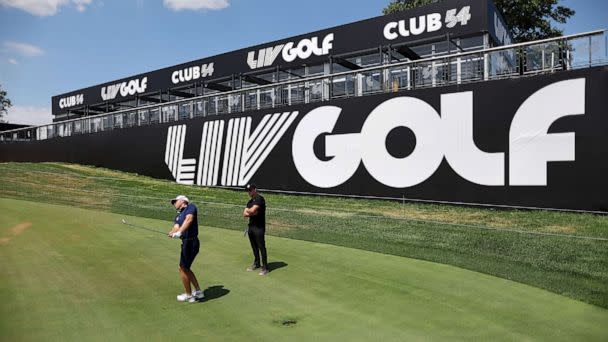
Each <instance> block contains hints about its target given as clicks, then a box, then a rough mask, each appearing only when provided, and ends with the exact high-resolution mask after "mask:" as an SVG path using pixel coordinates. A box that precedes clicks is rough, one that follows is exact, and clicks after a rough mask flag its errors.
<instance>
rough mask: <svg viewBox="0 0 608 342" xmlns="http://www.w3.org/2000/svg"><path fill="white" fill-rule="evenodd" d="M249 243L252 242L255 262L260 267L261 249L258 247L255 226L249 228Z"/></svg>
mask: <svg viewBox="0 0 608 342" xmlns="http://www.w3.org/2000/svg"><path fill="white" fill-rule="evenodd" d="M249 243H250V244H251V249H252V250H253V258H254V259H253V260H254V261H253V264H254V265H255V267H256V268H257V267H260V250H259V249H258V244H257V242H256V235H255V228H254V227H250V228H249Z"/></svg>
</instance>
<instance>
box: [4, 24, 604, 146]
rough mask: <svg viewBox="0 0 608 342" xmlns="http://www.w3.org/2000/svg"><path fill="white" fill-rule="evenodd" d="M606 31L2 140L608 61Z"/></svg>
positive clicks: (20, 132)
mask: <svg viewBox="0 0 608 342" xmlns="http://www.w3.org/2000/svg"><path fill="white" fill-rule="evenodd" d="M607 33H608V31H607V30H598V31H592V32H586V33H581V34H575V35H569V36H564V37H557V38H550V39H544V40H538V41H533V42H527V43H520V44H513V45H508V46H501V47H496V48H490V49H483V50H478V51H470V52H461V53H456V54H451V55H447V56H440V57H431V58H424V59H420V60H416V61H407V62H398V63H391V64H383V65H380V66H373V67H368V68H362V69H358V70H355V71H347V72H340V73H333V74H328V75H319V76H311V77H306V78H302V79H297V80H288V81H282V82H278V83H274V84H270V85H264V86H256V87H251V88H246V89H237V90H232V91H227V92H223V93H215V94H210V95H203V96H197V97H193V98H189V99H181V100H176V101H172V102H166V103H162V104H153V105H148V106H142V107H138V108H135V109H128V110H121V111H116V112H112V113H104V114H100V115H96V116H88V117H82V118H78V119H72V120H67V121H61V122H56V123H53V124H48V125H42V126H36V127H28V128H21V129H15V130H10V131H4V132H0V142H15V141H34V140H45V139H50V138H57V137H66V136H72V135H78V134H89V133H95V132H100V131H108V130H113V129H121V128H127V127H134V126H144V125H150V124H156V123H166V122H174V121H179V120H185V119H191V118H195V117H205V116H211V115H220V114H228V113H240V112H247V111H251V110H260V109H272V108H277V107H283V106H290V105H295V104H301V103H315V102H321V101H328V100H332V99H338V98H348V97H357V96H366V95H372V94H378V93H388V92H399V91H407V90H413V89H420V88H428V87H438V86H445V85H452V84H463V83H469V82H481V81H487V80H495V79H502V78H513V77H522V76H527V75H536V74H542V73H552V72H558V71H565V70H573V69H582V68H590V67H594V66H601V65H608V34H607Z"/></svg>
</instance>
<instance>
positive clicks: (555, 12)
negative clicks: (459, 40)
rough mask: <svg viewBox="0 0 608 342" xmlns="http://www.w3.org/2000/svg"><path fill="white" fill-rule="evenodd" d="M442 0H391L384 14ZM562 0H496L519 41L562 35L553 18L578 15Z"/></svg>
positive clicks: (561, 21)
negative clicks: (552, 23)
mask: <svg viewBox="0 0 608 342" xmlns="http://www.w3.org/2000/svg"><path fill="white" fill-rule="evenodd" d="M439 1H441V0H391V2H390V3H389V4H388V6H386V7H385V8H384V9H383V10H382V12H383V13H384V14H389V13H394V12H398V11H403V10H406V9H410V8H415V7H419V6H424V5H428V4H431V3H434V2H439ZM558 2H560V0H494V3H495V4H496V7H497V8H498V9H499V10H500V11H501V12H502V14H503V16H504V17H505V21H506V22H507V26H508V27H509V28H510V29H511V34H512V35H513V39H515V41H516V42H520V43H521V42H528V41H531V40H537V39H544V38H550V37H558V36H561V35H562V34H563V31H562V30H560V29H558V28H555V27H553V26H551V21H552V20H553V21H555V22H557V23H560V24H564V23H566V21H567V20H568V18H570V17H571V16H573V15H574V11H573V10H572V9H570V8H568V7H564V6H559V5H558Z"/></svg>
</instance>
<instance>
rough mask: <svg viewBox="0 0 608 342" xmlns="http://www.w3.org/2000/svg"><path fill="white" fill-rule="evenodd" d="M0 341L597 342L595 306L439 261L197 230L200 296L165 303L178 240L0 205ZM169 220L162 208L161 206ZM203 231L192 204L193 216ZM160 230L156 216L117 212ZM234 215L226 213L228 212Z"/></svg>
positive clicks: (68, 212)
mask: <svg viewBox="0 0 608 342" xmlns="http://www.w3.org/2000/svg"><path fill="white" fill-rule="evenodd" d="M0 208H1V211H2V216H1V218H0V228H1V230H0V257H1V258H2V267H1V276H2V278H1V284H0V300H2V303H3V304H2V309H1V314H2V320H1V323H0V329H1V331H2V335H3V339H4V340H83V339H84V340H134V339H135V340H138V339H141V338H142V337H144V336H147V337H149V338H151V339H153V340H170V339H171V340H177V339H178V338H189V339H195V338H196V339H199V340H200V339H201V338H202V339H211V340H245V339H247V340H258V341H263V340H271V339H276V338H280V339H281V340H312V339H313V338H314V339H320V340H335V339H337V338H340V339H346V340H412V339H415V340H420V339H425V340H426V339H429V340H445V339H450V340H454V339H457V340H468V339H483V340H525V339H534V340H564V341H565V340H587V341H588V340H598V341H599V340H605V339H606V337H607V336H608V334H607V328H606V326H608V310H605V309H602V308H599V307H596V306H593V305H589V304H585V303H582V302H578V301H575V300H572V299H569V298H566V297H562V296H559V295H556V294H553V293H550V292H548V291H545V290H541V289H538V288H534V287H531V286H527V285H523V284H519V283H515V282H511V281H509V280H505V279H500V278H496V277H492V276H488V275H484V274H480V273H476V272H472V271H467V270H463V269H459V268H456V267H452V266H447V265H441V264H435V263H431V262H425V261H418V260H414V259H408V258H403V257H397V256H390V255H384V254H379V253H374V252H368V251H361V250H356V249H350V248H344V247H337V246H332V245H325V244H319V243H313V242H305V241H298V240H291V239H286V238H278V237H272V236H269V237H267V240H268V242H267V244H268V247H269V261H270V262H271V265H272V266H273V267H274V269H273V270H272V272H271V273H270V274H269V275H268V276H267V277H260V276H258V275H257V274H255V273H248V272H245V268H246V266H247V265H248V264H250V262H251V260H250V255H249V254H250V249H249V245H248V244H249V242H248V241H247V240H246V239H245V238H244V237H243V234H242V232H241V233H239V232H237V231H233V230H225V229H217V228H210V227H206V226H205V227H204V228H202V229H201V245H202V247H201V254H199V257H198V258H197V260H196V261H195V263H194V265H193V270H194V271H195V272H196V273H197V275H198V278H199V281H200V282H201V285H202V286H203V288H206V289H207V290H206V295H207V297H208V298H207V299H206V300H205V301H204V302H201V303H194V304H190V303H178V302H177V301H176V300H175V295H176V294H178V293H181V292H182V288H181V284H180V282H179V279H178V272H177V262H178V251H179V241H176V240H171V239H168V238H165V237H163V236H162V235H160V234H155V233H152V232H149V231H144V230H138V229H135V228H131V227H128V226H125V225H123V224H122V223H121V219H122V218H123V217H124V216H121V215H117V214H110V213H105V212H99V211H90V210H85V209H79V208H71V207H66V206H57V205H50V204H41V203H33V202H25V201H17V200H8V199H0ZM166 215H167V217H168V218H170V217H171V216H172V215H173V211H172V210H171V209H170V207H169V206H168V207H167V212H166ZM199 215H200V218H199V220H200V222H201V223H202V224H203V225H204V223H205V208H204V207H202V208H200V214H199ZM127 219H128V220H129V221H130V222H134V223H138V224H141V225H145V226H147V227H154V228H158V229H161V230H166V229H168V227H169V226H168V221H160V220H153V219H144V218H137V217H127ZM235 219H238V217H237V218H235Z"/></svg>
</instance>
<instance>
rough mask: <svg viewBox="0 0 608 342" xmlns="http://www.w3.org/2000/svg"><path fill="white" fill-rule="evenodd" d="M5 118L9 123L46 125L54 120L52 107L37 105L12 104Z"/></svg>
mask: <svg viewBox="0 0 608 342" xmlns="http://www.w3.org/2000/svg"><path fill="white" fill-rule="evenodd" d="M3 119H4V120H5V121H6V122H8V123H14V124H22V125H44V124H48V123H51V122H52V121H53V117H52V115H51V109H50V108H48V107H36V106H12V107H10V108H9V109H8V114H7V115H5V116H4V117H3Z"/></svg>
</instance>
